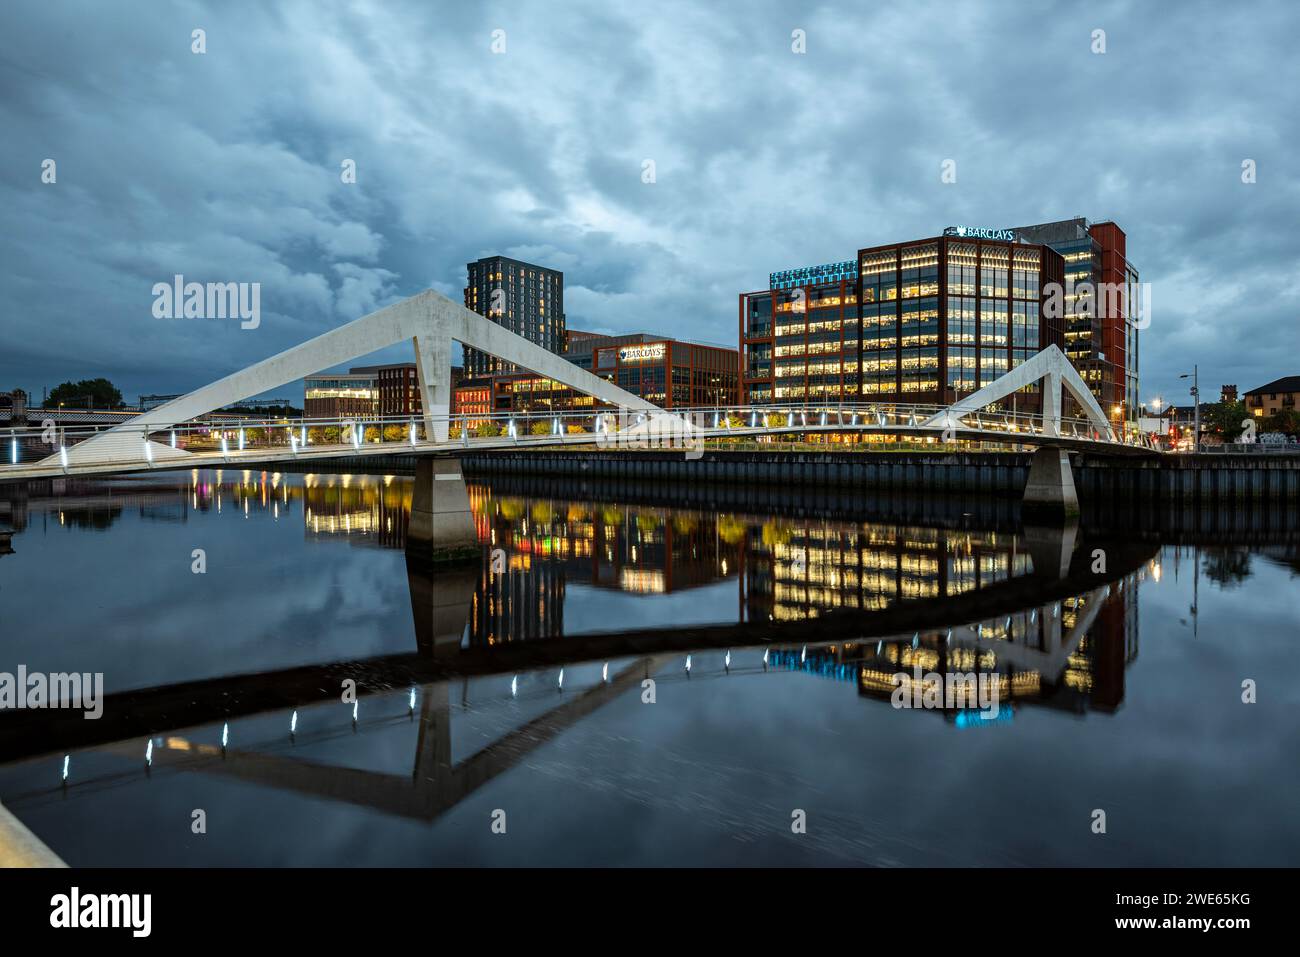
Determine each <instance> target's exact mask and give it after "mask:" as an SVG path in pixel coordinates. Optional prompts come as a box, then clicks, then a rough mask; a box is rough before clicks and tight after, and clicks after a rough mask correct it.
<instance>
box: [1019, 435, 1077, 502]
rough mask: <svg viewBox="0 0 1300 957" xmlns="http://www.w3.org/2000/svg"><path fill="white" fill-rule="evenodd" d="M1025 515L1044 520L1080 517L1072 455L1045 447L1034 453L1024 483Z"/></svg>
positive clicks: (1062, 450) (1061, 450)
mask: <svg viewBox="0 0 1300 957" xmlns="http://www.w3.org/2000/svg"><path fill="white" fill-rule="evenodd" d="M1024 512H1025V514H1026V515H1027V516H1028V515H1032V516H1034V517H1041V518H1056V517H1060V518H1065V517H1067V516H1072V515H1078V514H1079V496H1078V495H1077V493H1076V492H1075V490H1074V473H1073V472H1071V471H1070V454H1069V453H1068V452H1066V451H1065V450H1064V449H1056V448H1051V447H1050V446H1044V447H1043V448H1040V449H1039V450H1038V451H1037V452H1035V453H1034V458H1033V461H1032V462H1031V463H1030V465H1029V481H1027V482H1026V483H1025V497H1024Z"/></svg>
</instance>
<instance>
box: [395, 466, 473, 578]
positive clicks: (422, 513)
mask: <svg viewBox="0 0 1300 957" xmlns="http://www.w3.org/2000/svg"><path fill="white" fill-rule="evenodd" d="M406 552H407V554H408V555H409V556H411V557H413V558H416V559H419V560H422V561H426V562H434V563H444V562H460V561H466V560H469V559H474V558H477V557H478V554H479V546H478V535H477V534H476V533H475V531H474V515H473V512H472V511H471V510H470V505H469V491H468V489H466V488H465V477H464V476H463V475H462V474H461V471H460V462H459V460H457V459H454V458H428V457H426V458H422V459H420V461H419V464H418V465H416V467H415V491H414V494H413V495H412V497H411V521H410V524H409V525H408V526H407V531H406Z"/></svg>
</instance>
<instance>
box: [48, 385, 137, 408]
mask: <svg viewBox="0 0 1300 957" xmlns="http://www.w3.org/2000/svg"><path fill="white" fill-rule="evenodd" d="M60 405H67V406H78V407H80V408H93V409H120V408H121V407H122V393H121V392H119V391H118V390H117V388H116V387H114V385H113V383H111V382H109V381H108V380H107V379H82V380H81V381H80V382H63V383H61V384H59V385H56V386H55V387H54V388H53V389H51V390H50V395H49V397H48V398H47V399H46V400H45V408H47V409H57V408H58V407H59V406H60Z"/></svg>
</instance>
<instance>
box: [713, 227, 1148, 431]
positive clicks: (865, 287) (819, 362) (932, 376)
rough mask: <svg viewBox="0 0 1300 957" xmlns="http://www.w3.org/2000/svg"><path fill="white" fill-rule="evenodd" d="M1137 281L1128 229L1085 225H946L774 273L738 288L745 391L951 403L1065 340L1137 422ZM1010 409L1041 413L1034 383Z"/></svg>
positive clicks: (1096, 390) (1089, 375) (1116, 406)
mask: <svg viewBox="0 0 1300 957" xmlns="http://www.w3.org/2000/svg"><path fill="white" fill-rule="evenodd" d="M849 263H852V264H854V268H853V269H852V270H849V269H846V265H848V264H849ZM1137 282H1138V274H1137V270H1136V269H1134V268H1133V267H1132V266H1131V265H1130V264H1129V262H1128V260H1127V258H1126V237H1125V234H1124V232H1123V230H1121V229H1120V228H1119V227H1118V226H1117V225H1115V224H1114V223H1097V224H1089V223H1088V222H1087V220H1084V219H1072V220H1063V221H1060V222H1056V223H1043V224H1039V225H1036V226H1025V227H1019V228H1016V229H984V228H975V227H967V226H950V227H948V228H946V229H944V230H943V232H942V234H941V235H939V236H934V237H931V238H926V239H918V240H913V241H910V242H903V243H891V244H887V245H881V246H871V247H867V248H864V249H861V250H859V252H858V258H857V259H856V260H851V261H849V260H846V261H841V262H832V263H826V264H823V265H818V266H805V267H800V268H797V269H787V270H782V271H779V272H774V273H771V274H770V276H769V287H768V289H766V290H762V291H759V292H752V293H744V294H742V295H741V296H740V317H739V318H740V343H741V363H742V366H741V377H742V393H743V395H744V396H745V399H746V401H748V402H751V403H755V404H765V403H772V404H780V403H791V404H795V403H803V402H810V403H821V402H826V403H831V402H839V401H844V402H852V401H871V400H881V401H887V402H909V403H935V404H944V405H947V404H950V403H952V402H954V401H956V400H957V399H959V398H961V397H962V396H964V395H968V394H970V393H971V392H973V391H975V390H976V389H978V388H980V387H982V386H984V385H987V384H989V383H990V382H992V381H993V380H994V379H996V378H998V377H999V376H1001V375H1003V374H1004V373H1006V372H1007V371H1009V370H1010V369H1012V368H1014V367H1015V366H1016V365H1019V364H1020V363H1021V362H1024V361H1026V360H1027V359H1028V358H1030V357H1031V356H1033V355H1034V354H1035V353H1037V352H1038V351H1040V350H1041V349H1044V348H1046V347H1047V346H1049V345H1056V346H1058V347H1060V348H1061V349H1062V350H1063V351H1064V352H1065V353H1066V355H1067V356H1068V357H1069V358H1070V359H1071V361H1072V362H1073V364H1074V365H1075V367H1076V368H1077V369H1078V370H1079V373H1080V376H1081V377H1082V378H1083V379H1084V381H1085V382H1087V383H1088V385H1089V387H1090V388H1091V390H1092V391H1093V394H1094V395H1095V396H1096V398H1097V400H1098V402H1099V403H1100V404H1101V405H1102V407H1103V408H1104V409H1106V411H1107V413H1108V414H1109V415H1111V416H1112V417H1114V418H1115V419H1116V420H1120V419H1123V420H1126V421H1127V420H1129V419H1132V418H1134V417H1136V415H1137V412H1138V402H1137V395H1138V366H1137V358H1138V347H1137V335H1138V326H1139V317H1138V316H1137V315H1135V312H1136V304H1137V303H1138V300H1139V296H1138V292H1137V286H1136V284H1137ZM1085 283H1086V284H1088V285H1086V286H1085V285H1084V284H1085ZM1116 290H1118V291H1119V294H1118V295H1116V294H1115V291H1116ZM1002 405H1003V406H1004V407H1006V408H1012V409H1019V410H1022V411H1033V410H1036V409H1038V408H1041V397H1040V396H1039V395H1038V394H1037V389H1036V387H1035V388H1030V389H1028V390H1026V391H1025V392H1024V393H1020V394H1017V395H1015V396H1013V397H1011V398H1010V399H1008V400H1006V401H1005V402H1003V403H1002ZM1072 405H1073V403H1071V402H1069V401H1068V400H1067V401H1066V403H1065V408H1066V411H1067V412H1070V411H1075V410H1072V409H1071V406H1072Z"/></svg>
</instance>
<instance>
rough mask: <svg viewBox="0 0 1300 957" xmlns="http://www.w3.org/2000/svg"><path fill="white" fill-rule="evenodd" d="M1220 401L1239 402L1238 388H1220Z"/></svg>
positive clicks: (1232, 386)
mask: <svg viewBox="0 0 1300 957" xmlns="http://www.w3.org/2000/svg"><path fill="white" fill-rule="evenodd" d="M1219 401H1220V402H1236V401H1237V387H1236V386H1235V385H1225V386H1220V387H1219Z"/></svg>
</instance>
